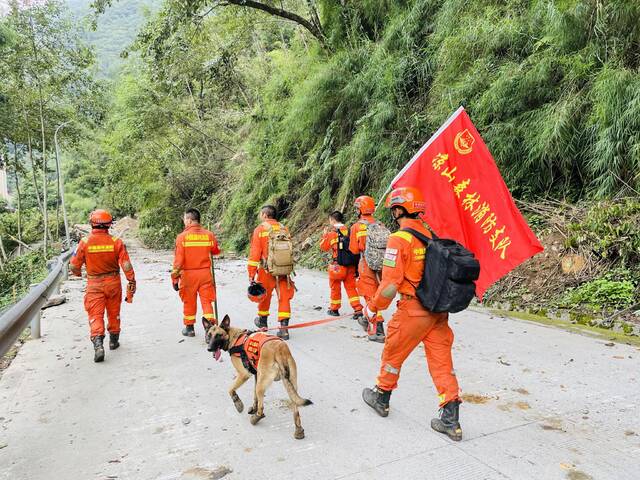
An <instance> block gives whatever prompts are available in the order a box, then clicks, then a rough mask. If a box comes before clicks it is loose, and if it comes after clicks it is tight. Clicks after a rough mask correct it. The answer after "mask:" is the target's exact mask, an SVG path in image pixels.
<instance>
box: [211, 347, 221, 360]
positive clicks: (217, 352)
mask: <svg viewBox="0 0 640 480" xmlns="http://www.w3.org/2000/svg"><path fill="white" fill-rule="evenodd" d="M221 354H222V351H221V350H220V349H217V350H216V351H215V352H213V358H215V359H216V362H218V361H220V355H221Z"/></svg>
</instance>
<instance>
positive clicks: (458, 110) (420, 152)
mask: <svg viewBox="0 0 640 480" xmlns="http://www.w3.org/2000/svg"><path fill="white" fill-rule="evenodd" d="M462 112H464V107H463V106H460V107H459V108H458V109H457V110H456V111H455V112H453V114H452V115H451V116H450V117H449V118H448V119H447V121H446V122H444V123H443V124H442V126H441V127H440V128H439V129H438V130H437V131H436V133H434V134H433V135H431V138H430V139H429V140H428V141H427V143H425V144H424V145H423V146H422V148H421V149H420V150H418V153H416V154H415V155H414V156H413V158H412V159H411V160H409V163H407V164H406V165H405V166H404V168H403V169H402V170H400V172H399V173H398V174H397V175H396V176H395V177H394V178H393V180H391V183H390V184H389V186H388V187H387V189H386V190H385V191H384V193H383V194H382V196H381V197H380V201H379V202H378V205H376V210H377V209H378V208H380V205H382V202H384V199H385V197H386V195H387V193H389V192H390V191H391V189H392V188H393V184H394V183H396V181H397V180H398V179H399V178H400V177H402V175H404V173H405V172H406V171H407V170H409V168H411V166H412V165H413V164H414V163H415V162H416V161H417V160H418V158H419V157H420V155H422V152H424V151H425V150H426V149H427V148H429V145H431V144H432V143H433V142H434V141H435V139H436V138H438V137H439V136H440V134H441V133H442V132H443V131H444V130H446V128H447V127H448V126H449V125H451V123H453V121H454V120H455V119H456V118H457V117H458V115H460V114H461V113H462Z"/></svg>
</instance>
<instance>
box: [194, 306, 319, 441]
mask: <svg viewBox="0 0 640 480" xmlns="http://www.w3.org/2000/svg"><path fill="white" fill-rule="evenodd" d="M202 324H203V326H204V328H205V331H206V332H207V343H208V347H207V350H208V351H210V352H213V356H214V358H215V359H216V360H218V359H219V358H220V351H221V350H224V351H225V352H227V351H229V349H231V348H232V347H234V345H236V342H237V340H238V339H240V338H241V337H242V336H243V335H245V334H246V333H247V331H246V330H241V329H239V328H232V327H231V320H230V319H229V315H225V317H224V319H223V320H222V322H220V325H212V324H211V322H209V321H207V320H206V319H204V318H203V319H202ZM234 350H235V349H234ZM230 356H231V363H232V364H233V366H234V367H235V369H236V372H237V375H236V378H235V380H234V382H233V385H231V388H230V389H229V395H230V396H231V399H232V400H233V404H234V405H235V407H236V410H238V412H240V413H242V411H243V410H244V404H243V403H242V400H240V397H238V394H237V393H236V390H237V389H238V388H240V387H241V386H242V385H243V384H244V383H245V382H246V381H247V380H249V379H250V378H251V377H252V376H255V390H254V396H253V406H252V407H251V409H250V410H249V412H248V413H249V414H250V415H251V424H252V425H255V424H257V423H258V422H259V421H260V420H262V419H263V418H264V393H265V392H266V391H267V389H268V388H269V386H271V383H272V382H273V381H274V380H275V381H278V380H282V383H283V384H284V388H285V390H286V391H287V394H288V395H289V398H290V399H291V407H292V409H293V421H294V423H295V425H296V429H295V432H294V434H293V437H294V438H296V439H298V440H299V439H302V438H304V429H303V428H302V423H301V422H300V412H299V411H298V407H302V406H306V405H311V404H312V402H311V400H307V399H305V398H302V397H301V396H300V395H298V391H297V390H298V370H297V367H296V361H295V360H294V359H293V356H292V355H291V351H290V350H289V347H288V346H287V343H286V342H284V341H282V340H281V339H279V338H278V337H275V336H274V337H273V338H269V341H267V342H264V343H263V344H262V348H261V350H260V352H259V361H258V364H257V366H256V367H255V371H256V374H255V375H254V374H253V373H252V372H250V371H249V370H248V369H247V367H246V366H245V362H243V360H242V358H241V357H240V356H237V355H235V354H233V353H231V354H230Z"/></svg>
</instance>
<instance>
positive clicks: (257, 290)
mask: <svg viewBox="0 0 640 480" xmlns="http://www.w3.org/2000/svg"><path fill="white" fill-rule="evenodd" d="M266 294H267V291H266V290H265V288H264V287H263V286H262V284H261V283H258V282H251V285H249V288H248V289H247V297H249V300H251V301H252V302H254V303H260V302H261V301H262V299H263V298H264V297H265V295H266Z"/></svg>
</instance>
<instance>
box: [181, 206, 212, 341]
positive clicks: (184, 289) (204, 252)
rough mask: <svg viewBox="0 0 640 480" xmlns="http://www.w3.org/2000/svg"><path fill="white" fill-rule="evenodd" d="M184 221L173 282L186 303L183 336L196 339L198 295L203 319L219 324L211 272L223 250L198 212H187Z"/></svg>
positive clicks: (192, 210)
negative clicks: (201, 221) (214, 257)
mask: <svg viewBox="0 0 640 480" xmlns="http://www.w3.org/2000/svg"><path fill="white" fill-rule="evenodd" d="M182 220H183V223H184V230H183V231H182V233H180V234H179V235H178V236H177V238H176V248H175V257H174V260H173V270H172V271H171V281H172V283H173V289H174V290H175V291H177V292H179V293H180V299H181V300H182V303H183V322H184V329H183V330H182V335H184V336H185V337H194V336H195V334H196V333H195V327H194V325H195V323H196V313H197V310H198V305H197V300H198V295H199V296H200V304H201V305H202V312H203V313H202V316H203V318H205V319H206V320H207V321H208V322H210V323H211V324H217V319H216V316H215V313H214V309H213V305H212V304H213V302H214V301H215V299H216V289H215V285H214V284H213V276H212V273H211V267H212V263H211V262H212V260H211V257H212V256H213V255H219V254H220V247H218V240H217V239H216V236H215V235H214V234H213V233H212V232H210V231H209V230H206V229H205V228H202V226H201V225H200V212H199V211H198V210H196V209H195V208H191V209H189V210H187V211H186V212H185V214H184V217H183V219H182ZM205 333H206V332H205Z"/></svg>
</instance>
